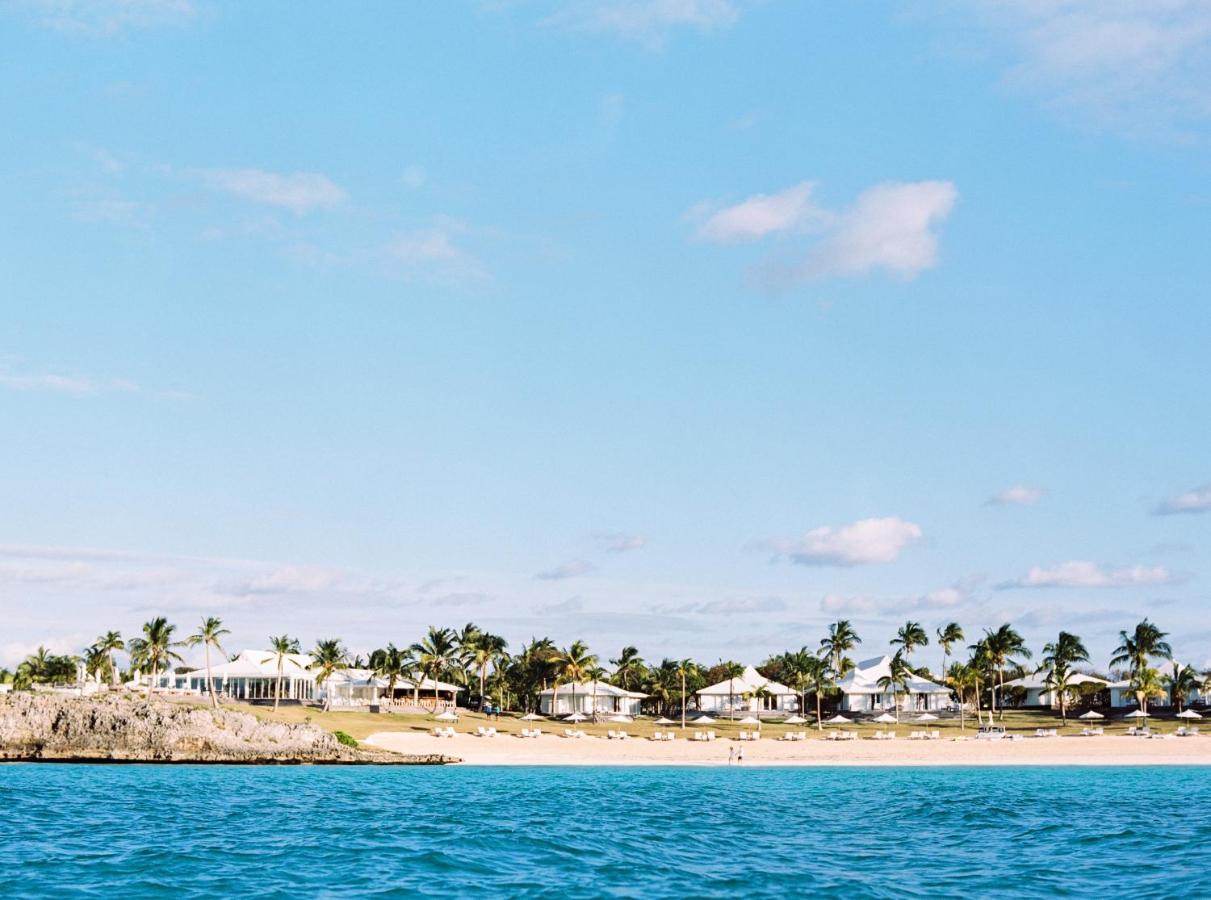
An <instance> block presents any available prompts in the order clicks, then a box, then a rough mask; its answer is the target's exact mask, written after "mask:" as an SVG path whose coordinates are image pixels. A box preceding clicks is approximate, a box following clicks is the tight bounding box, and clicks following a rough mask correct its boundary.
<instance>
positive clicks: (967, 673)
mask: <svg viewBox="0 0 1211 900" xmlns="http://www.w3.org/2000/svg"><path fill="white" fill-rule="evenodd" d="M959 640H962V638H959ZM946 681H947V682H948V683H949V684H950V686H951V687H953V688H954V691H955V693H956V694H958V697H959V728H960V729H962V730H964V731H965V730H966V729H967V704H966V698H967V690H968V689H969V688H970V689H972V690H973V691H975V697H976V717H977V718H978V717H979V714H980V673H979V670H978V669H977V668H976V667H975V666H969V665H965V664H964V663H961V662H956V663H955V664H954V665H952V666H951V667H950V672H949V673H947V676H946Z"/></svg>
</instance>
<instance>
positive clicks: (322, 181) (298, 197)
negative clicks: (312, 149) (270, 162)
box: [186, 169, 349, 216]
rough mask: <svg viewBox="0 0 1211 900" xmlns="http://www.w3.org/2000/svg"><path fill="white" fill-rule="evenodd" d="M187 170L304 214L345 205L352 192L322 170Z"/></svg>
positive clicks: (217, 187)
mask: <svg viewBox="0 0 1211 900" xmlns="http://www.w3.org/2000/svg"><path fill="white" fill-rule="evenodd" d="M186 174H187V175H189V176H191V177H193V178H196V179H197V180H198V181H200V182H201V183H202V184H204V185H206V186H207V187H208V188H210V189H211V190H214V191H219V192H222V193H226V194H230V195H232V196H235V197H240V198H242V199H244V200H248V201H250V202H252V203H259V204H262V205H264V206H272V207H277V208H279V209H286V210H289V211H290V212H292V213H294V214H295V215H296V216H303V215H306V214H307V213H309V212H312V211H314V210H318V209H334V208H336V207H339V206H342V205H343V204H344V203H345V202H346V201H347V200H348V199H349V197H348V194H346V193H345V191H344V189H343V188H341V187H340V186H339V185H337V184H335V183H334V182H333V181H332V180H331V179H330V178H328V177H327V176H326V175H321V174H319V173H318V172H292V173H289V174H280V173H278V172H268V171H265V170H264V169H189V170H187V171H186Z"/></svg>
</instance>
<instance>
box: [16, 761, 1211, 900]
mask: <svg viewBox="0 0 1211 900" xmlns="http://www.w3.org/2000/svg"><path fill="white" fill-rule="evenodd" d="M1209 775H1211V770H1208V769H1203V768H1176V767H1174V768H1123V769H1114V768H996V769H915V768H914V769H907V768H906V769H858V768H847V769H824V768H820V769H802V768H796V769H787V768H781V769H761V768H747V769H728V768H713V769H701V768H683V769H678V768H634V769H632V768H628V769H588V768H583V769H582V768H541V767H535V768H508V769H487V768H464V767H450V768H378V767H374V768H325V767H301V768H275V767H224V766H77V765H71V766H59V765H5V766H0V897H5V898H8V897H24V896H71V895H81V894H91V895H94V896H105V897H121V898H138V897H160V896H167V895H172V896H175V897H224V896H232V895H235V894H237V893H240V894H243V893H251V894H253V895H257V896H271V897H272V896H277V897H309V896H342V897H354V896H367V895H380V896H400V897H403V896H409V895H412V894H418V893H419V894H433V895H440V896H462V895H467V894H472V893H479V894H486V895H521V894H524V895H547V896H552V897H566V896H571V897H592V896H601V895H615V896H634V897H667V896H678V897H681V896H700V897H705V896H728V897H732V896H739V897H765V896H781V897H789V896H799V895H802V894H804V893H809V892H810V893H816V894H825V895H830V896H840V895H845V896H847V897H890V896H920V897H936V896H981V895H989V894H992V895H996V896H1021V897H1026V896H1038V895H1042V894H1052V895H1062V896H1093V895H1098V896H1102V897H1110V896H1122V895H1127V894H1131V895H1133V896H1135V897H1162V896H1209V895H1211V872H1209V871H1208V868H1207V867H1204V866H1201V865H1200V863H1199V860H1200V858H1201V856H1202V854H1203V853H1204V852H1206V848H1207V847H1208V846H1209V844H1208V842H1209V841H1211V779H1209V777H1208V776H1209Z"/></svg>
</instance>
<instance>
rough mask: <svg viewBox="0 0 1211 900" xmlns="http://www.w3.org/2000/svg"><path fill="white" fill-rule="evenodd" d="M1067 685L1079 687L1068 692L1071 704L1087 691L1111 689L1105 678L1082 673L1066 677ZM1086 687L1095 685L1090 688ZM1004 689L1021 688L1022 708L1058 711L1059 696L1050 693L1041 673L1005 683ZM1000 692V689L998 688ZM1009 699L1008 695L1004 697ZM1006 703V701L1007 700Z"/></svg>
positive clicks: (1045, 679)
mask: <svg viewBox="0 0 1211 900" xmlns="http://www.w3.org/2000/svg"><path fill="white" fill-rule="evenodd" d="M1068 683H1069V684H1072V685H1077V686H1079V687H1080V690H1079V691H1068V703H1069V704H1071V703H1072V701H1073V700H1074V699H1076V697H1078V696H1079V695H1080V694H1082V693H1084V692H1085V691H1087V690H1099V691H1100V690H1105V689H1106V688H1109V687H1111V686H1112V685H1111V683H1110V682H1109V681H1107V680H1106V679H1105V678H1098V677H1097V676H1096V675H1086V674H1084V673H1083V672H1076V673H1074V674H1072V675H1070V676H1068ZM1086 685H1096V687H1093V688H1090V687H1086ZM1004 686H1005V687H1006V688H1022V689H1024V690H1025V691H1026V699H1025V700H1023V701H1022V706H1046V707H1048V708H1050V709H1059V707H1060V695H1059V694H1058V693H1057V692H1055V691H1052V690H1050V689H1049V688H1048V686H1047V676H1046V674H1044V673H1042V672H1036V673H1035V674H1033V675H1024V676H1022V677H1021V678H1015V679H1014V680H1013V681H1006V682H1005V685H1004ZM998 691H1000V688H998ZM1004 696H1005V697H1006V698H1008V697H1009V695H1008V693H1006V694H1005V695H1004ZM1007 702H1008V700H1007Z"/></svg>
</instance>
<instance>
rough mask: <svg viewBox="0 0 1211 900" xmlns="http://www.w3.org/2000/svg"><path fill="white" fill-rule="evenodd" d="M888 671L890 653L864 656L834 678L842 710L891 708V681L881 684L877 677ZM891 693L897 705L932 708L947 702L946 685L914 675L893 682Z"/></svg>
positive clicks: (863, 710) (889, 672)
mask: <svg viewBox="0 0 1211 900" xmlns="http://www.w3.org/2000/svg"><path fill="white" fill-rule="evenodd" d="M890 674H891V657H890V656H876V657H874V658H873V659H864V660H862V662H860V663H858V664H857V665H856V666H855V667H854V668H852V669H850V670H849V671H848V672H846V673H845V677H843V678H841V679H840V680H839V681H838V682H837V687H838V688H840V689H841V694H842V697H841V709H842V710H843V711H844V712H869V711H872V710H876V709H891V708H892V707H893V705H894V703H895V700H894V699H893V691H892V687H891V685H888V686H887V687H882V686H880V684H879V679H881V678H886V677H888V676H889V675H890ZM894 694H895V696H896V697H898V699H899V703H900V708H901V709H916V710H936V709H943V708H945V707H947V706H949V705H950V702H951V701H950V689H949V688H945V687H942V685H940V684H934V683H933V682H932V681H929V680H928V679H925V678H921V677H920V676H919V675H914V676H912V677H911V678H909V679H908V683H907V685H904V684H896V685H895V691H894Z"/></svg>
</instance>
